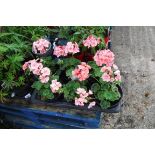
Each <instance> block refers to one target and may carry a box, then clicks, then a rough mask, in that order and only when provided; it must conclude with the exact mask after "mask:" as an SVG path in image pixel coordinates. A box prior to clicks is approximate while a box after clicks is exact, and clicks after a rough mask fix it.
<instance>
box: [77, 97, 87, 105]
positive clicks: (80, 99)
mask: <svg viewBox="0 0 155 155" xmlns="http://www.w3.org/2000/svg"><path fill="white" fill-rule="evenodd" d="M87 102H88V101H87V100H86V99H85V98H75V105H76V106H84V103H87Z"/></svg>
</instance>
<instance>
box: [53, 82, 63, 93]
mask: <svg viewBox="0 0 155 155" xmlns="http://www.w3.org/2000/svg"><path fill="white" fill-rule="evenodd" d="M61 87H62V84H61V83H60V82H58V81H57V80H52V83H51V85H50V88H51V91H52V92H53V93H56V92H58V90H59V89H60V88H61Z"/></svg>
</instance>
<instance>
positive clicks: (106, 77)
mask: <svg viewBox="0 0 155 155" xmlns="http://www.w3.org/2000/svg"><path fill="white" fill-rule="evenodd" d="M102 79H103V81H106V82H109V81H110V80H111V77H110V75H108V74H107V73H104V74H103V75H102Z"/></svg>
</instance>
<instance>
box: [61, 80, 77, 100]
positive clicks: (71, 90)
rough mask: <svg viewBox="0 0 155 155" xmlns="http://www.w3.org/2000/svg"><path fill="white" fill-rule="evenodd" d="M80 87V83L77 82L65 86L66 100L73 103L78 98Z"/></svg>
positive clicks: (70, 82)
mask: <svg viewBox="0 0 155 155" xmlns="http://www.w3.org/2000/svg"><path fill="white" fill-rule="evenodd" d="M79 87H80V83H79V82H77V81H69V82H68V83H67V84H65V85H64V86H63V93H64V98H65V99H66V100H67V101H72V100H74V98H75V97H76V90H77V88H79Z"/></svg>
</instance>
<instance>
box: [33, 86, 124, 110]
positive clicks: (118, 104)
mask: <svg viewBox="0 0 155 155" xmlns="http://www.w3.org/2000/svg"><path fill="white" fill-rule="evenodd" d="M118 90H119V92H120V94H121V97H120V99H119V100H117V101H115V102H112V106H111V107H109V108H108V109H101V107H100V105H99V104H96V106H94V107H92V108H91V109H88V105H85V106H83V107H80V106H75V105H74V103H71V102H65V101H56V100H51V101H41V100H39V99H37V98H36V96H37V91H36V90H35V91H34V92H33V93H32V96H31V102H32V103H33V104H39V105H50V106H53V107H60V108H68V109H80V110H88V111H96V112H105V113H118V112H120V110H121V106H122V105H121V99H122V96H123V92H122V88H121V87H120V86H118Z"/></svg>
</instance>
